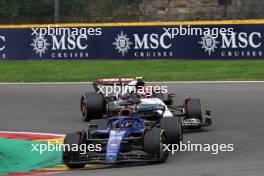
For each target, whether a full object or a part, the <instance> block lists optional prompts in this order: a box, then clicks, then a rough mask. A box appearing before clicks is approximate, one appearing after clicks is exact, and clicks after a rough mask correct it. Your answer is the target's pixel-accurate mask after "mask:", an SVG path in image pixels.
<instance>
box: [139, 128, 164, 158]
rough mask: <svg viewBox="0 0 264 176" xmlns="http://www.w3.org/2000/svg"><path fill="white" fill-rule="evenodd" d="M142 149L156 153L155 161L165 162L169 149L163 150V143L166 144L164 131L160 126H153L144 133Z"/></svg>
mask: <svg viewBox="0 0 264 176" xmlns="http://www.w3.org/2000/svg"><path fill="white" fill-rule="evenodd" d="M143 143H144V151H145V152H146V153H149V154H152V155H157V156H158V160H157V162H165V161H166V160H167V158H168V156H169V151H166V150H165V151H164V148H165V147H164V145H163V144H168V140H167V136H166V132H165V131H164V130H161V129H160V128H153V129H151V130H149V131H147V132H146V133H145V134H144V142H143Z"/></svg>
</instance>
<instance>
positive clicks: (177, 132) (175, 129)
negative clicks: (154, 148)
mask: <svg viewBox="0 0 264 176" xmlns="http://www.w3.org/2000/svg"><path fill="white" fill-rule="evenodd" d="M160 127H161V128H162V129H164V130H165V131H166V134H167V138H168V142H169V144H179V143H180V142H181V141H182V140H183V133H182V123H181V119H180V118H178V117H164V118H162V119H161V121H160Z"/></svg>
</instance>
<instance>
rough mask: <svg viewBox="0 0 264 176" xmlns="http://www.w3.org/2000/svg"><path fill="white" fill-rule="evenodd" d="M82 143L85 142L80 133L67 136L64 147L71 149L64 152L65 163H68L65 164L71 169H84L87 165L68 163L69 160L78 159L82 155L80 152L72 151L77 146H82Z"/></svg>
mask: <svg viewBox="0 0 264 176" xmlns="http://www.w3.org/2000/svg"><path fill="white" fill-rule="evenodd" d="M82 143H83V140H82V139H81V133H79V132H76V133H70V134H67V135H66V136H65V138H64V145H65V146H68V147H69V148H68V149H67V150H65V151H63V161H64V162H65V161H66V162H65V164H66V165H67V166H68V167H69V168H71V169H76V168H83V167H84V166H85V164H70V163H68V160H69V158H76V157H77V158H78V156H79V155H80V151H72V150H71V149H73V147H76V145H78V146H80V145H81V144H82Z"/></svg>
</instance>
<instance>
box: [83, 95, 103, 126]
mask: <svg viewBox="0 0 264 176" xmlns="http://www.w3.org/2000/svg"><path fill="white" fill-rule="evenodd" d="M80 107H81V114H82V118H83V119H84V120H85V121H87V122H88V121H90V120H92V119H100V118H102V116H103V113H104V99H103V96H102V95H100V94H98V93H95V92H90V93H85V94H84V95H82V96H81V104H80Z"/></svg>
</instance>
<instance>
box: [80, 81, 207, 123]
mask: <svg viewBox="0 0 264 176" xmlns="http://www.w3.org/2000/svg"><path fill="white" fill-rule="evenodd" d="M93 85H94V88H95V92H89V93H84V94H83V95H82V97H81V103H80V107H81V114H82V118H83V119H84V120H85V121H90V120H92V119H101V118H110V117H113V116H116V115H118V112H119V111H120V110H122V109H124V108H130V109H135V108H140V107H143V106H145V107H146V108H150V109H151V106H153V105H161V106H164V107H165V110H164V113H162V111H160V110H156V111H155V112H152V113H148V114H141V115H142V117H146V118H147V119H155V118H156V114H159V116H161V117H163V118H165V117H175V116H177V117H181V119H182V125H183V127H185V128H201V127H203V126H208V125H211V123H212V119H211V112H210V111H209V110H205V111H202V108H201V102H200V99H197V98H186V99H185V100H184V103H183V105H181V106H176V105H175V103H174V102H175V101H174V95H175V94H168V93H163V92H162V90H163V89H162V88H161V89H160V90H161V91H160V92H155V91H154V90H153V89H146V87H148V86H145V82H144V81H143V77H135V78H132V77H130V78H127V77H126V78H99V79H97V80H96V81H94V83H93ZM113 85H114V86H119V87H120V89H119V90H120V91H118V92H115V93H112V94H105V92H103V91H101V90H102V86H113ZM139 90H140V91H139ZM142 90H143V91H142ZM146 118H145V119H146Z"/></svg>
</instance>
